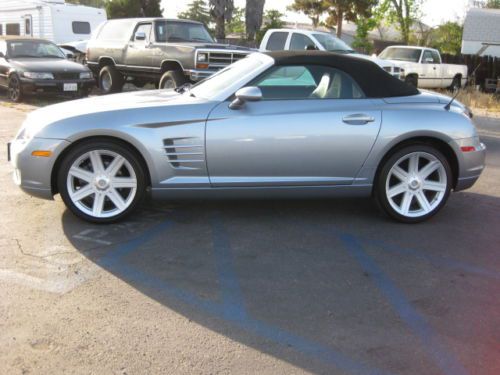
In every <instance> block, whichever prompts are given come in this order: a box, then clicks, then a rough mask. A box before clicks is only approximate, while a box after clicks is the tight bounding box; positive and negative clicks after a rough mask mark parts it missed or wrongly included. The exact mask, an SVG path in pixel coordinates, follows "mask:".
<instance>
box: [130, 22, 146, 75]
mask: <svg viewBox="0 0 500 375" xmlns="http://www.w3.org/2000/svg"><path fill="white" fill-rule="evenodd" d="M151 29H152V24H151V23H150V22H147V23H140V24H138V25H137V27H136V28H135V30H134V33H133V34H132V38H131V40H130V41H129V43H128V46H127V53H126V55H125V65H127V68H128V69H131V70H133V69H134V68H138V67H151V65H152V54H151V48H150V38H151Z"/></svg>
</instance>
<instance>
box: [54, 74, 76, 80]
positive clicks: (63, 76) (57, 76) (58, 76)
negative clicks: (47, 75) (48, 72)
mask: <svg viewBox="0 0 500 375" xmlns="http://www.w3.org/2000/svg"><path fill="white" fill-rule="evenodd" d="M53 75H54V78H55V79H62V80H67V79H79V78H80V73H67V72H64V73H53Z"/></svg>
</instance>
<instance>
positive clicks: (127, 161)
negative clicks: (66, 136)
mask: <svg viewBox="0 0 500 375" xmlns="http://www.w3.org/2000/svg"><path fill="white" fill-rule="evenodd" d="M57 181H58V188H59V192H60V194H61V197H62V199H63V201H64V203H65V204H66V206H67V207H68V208H69V209H70V210H71V212H73V213H74V214H75V215H76V216H78V217H80V218H82V219H84V220H87V221H90V222H93V223H110V222H114V221H117V220H120V219H122V218H124V217H125V216H127V215H128V214H130V213H131V212H132V211H133V210H134V209H135V207H136V206H137V205H138V204H139V203H140V201H141V200H142V198H143V197H144V194H145V190H146V178H145V174H144V170H143V167H142V166H141V162H140V161H139V158H138V157H137V156H136V155H135V153H134V152H132V151H131V150H130V149H129V148H128V147H127V146H125V145H123V144H121V143H120V142H114V141H93V142H84V143H82V144H80V145H78V146H76V147H75V148H74V149H72V150H70V152H69V153H68V154H67V155H66V156H65V157H64V160H63V161H62V163H61V167H60V169H59V172H58V180H57Z"/></svg>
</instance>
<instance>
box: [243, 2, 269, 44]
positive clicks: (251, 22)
mask: <svg viewBox="0 0 500 375" xmlns="http://www.w3.org/2000/svg"><path fill="white" fill-rule="evenodd" d="M265 3H266V0H247V1H246V8H245V27H246V34H247V39H248V40H254V39H255V34H256V33H257V31H258V30H259V29H260V28H261V26H262V16H263V15H264V4H265Z"/></svg>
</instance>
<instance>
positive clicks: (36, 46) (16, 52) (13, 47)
mask: <svg viewBox="0 0 500 375" xmlns="http://www.w3.org/2000/svg"><path fill="white" fill-rule="evenodd" d="M8 49H9V51H8V52H9V57H12V58H16V57H33V58H36V57H43V58H46V57H54V58H60V59H64V58H66V56H65V55H64V53H63V52H62V51H61V49H60V48H59V47H58V46H56V45H55V44H54V43H51V42H44V41H37V40H20V41H9V42H8Z"/></svg>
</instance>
